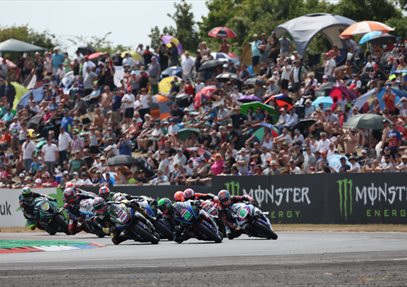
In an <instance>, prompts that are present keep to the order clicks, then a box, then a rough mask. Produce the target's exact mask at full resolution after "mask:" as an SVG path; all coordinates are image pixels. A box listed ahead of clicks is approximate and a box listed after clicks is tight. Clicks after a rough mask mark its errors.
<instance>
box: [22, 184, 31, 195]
mask: <svg viewBox="0 0 407 287" xmlns="http://www.w3.org/2000/svg"><path fill="white" fill-rule="evenodd" d="M32 192H33V191H32V189H31V187H29V186H24V187H23V191H22V194H23V196H24V197H29V196H31V195H32Z"/></svg>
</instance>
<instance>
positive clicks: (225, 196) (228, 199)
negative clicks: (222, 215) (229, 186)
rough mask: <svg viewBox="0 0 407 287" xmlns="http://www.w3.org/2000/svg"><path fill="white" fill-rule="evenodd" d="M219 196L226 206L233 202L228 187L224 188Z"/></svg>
mask: <svg viewBox="0 0 407 287" xmlns="http://www.w3.org/2000/svg"><path fill="white" fill-rule="evenodd" d="M218 198H219V201H220V202H221V203H222V204H223V205H225V206H229V205H230V204H231V203H232V198H231V196H230V193H229V191H227V190H226V189H222V190H220V191H219V192H218Z"/></svg>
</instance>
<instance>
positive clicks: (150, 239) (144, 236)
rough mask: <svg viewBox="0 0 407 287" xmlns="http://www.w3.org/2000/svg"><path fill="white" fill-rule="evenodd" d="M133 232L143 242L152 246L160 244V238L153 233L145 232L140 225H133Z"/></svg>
mask: <svg viewBox="0 0 407 287" xmlns="http://www.w3.org/2000/svg"><path fill="white" fill-rule="evenodd" d="M131 232H133V233H135V234H137V235H138V236H140V237H141V238H142V239H143V240H145V241H148V242H151V243H152V244H158V242H159V241H160V238H159V237H158V238H157V237H156V236H154V235H153V234H152V233H151V232H149V231H147V230H145V229H144V228H143V227H141V226H139V225H138V224H133V226H132V228H131Z"/></svg>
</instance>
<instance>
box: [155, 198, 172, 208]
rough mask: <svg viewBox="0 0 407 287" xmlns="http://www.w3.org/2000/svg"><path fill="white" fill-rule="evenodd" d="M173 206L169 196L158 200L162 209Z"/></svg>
mask: <svg viewBox="0 0 407 287" xmlns="http://www.w3.org/2000/svg"><path fill="white" fill-rule="evenodd" d="M171 206H172V201H171V200H170V199H169V198H167V197H163V198H161V199H160V200H159V201H158V208H159V209H160V210H168V209H169V208H170V207H171Z"/></svg>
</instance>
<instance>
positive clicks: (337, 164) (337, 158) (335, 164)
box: [326, 153, 350, 172]
mask: <svg viewBox="0 0 407 287" xmlns="http://www.w3.org/2000/svg"><path fill="white" fill-rule="evenodd" d="M342 157H344V158H346V163H347V164H348V165H350V162H349V161H348V158H347V157H346V156H343V155H340V154H336V153H334V154H331V155H329V156H327V158H326V159H327V161H328V165H329V166H330V167H331V168H333V169H334V170H336V171H337V172H338V171H339V169H340V168H341V158H342Z"/></svg>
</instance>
